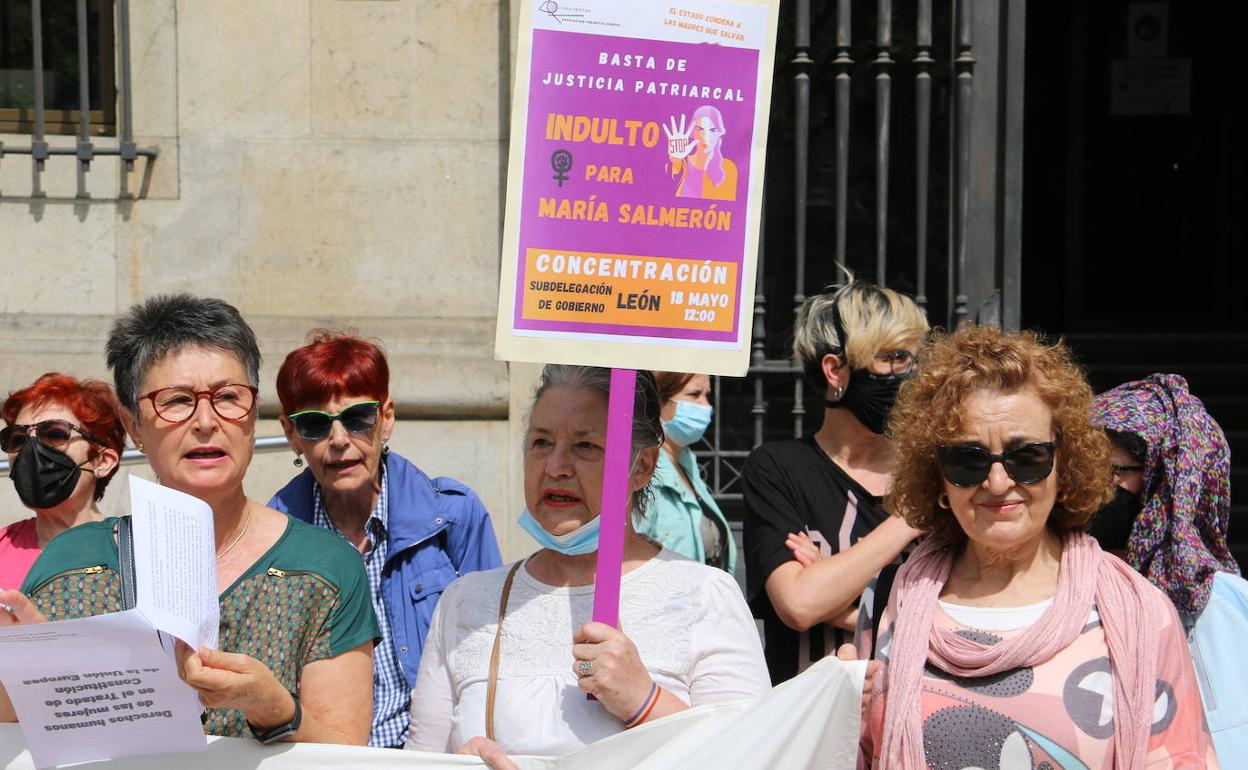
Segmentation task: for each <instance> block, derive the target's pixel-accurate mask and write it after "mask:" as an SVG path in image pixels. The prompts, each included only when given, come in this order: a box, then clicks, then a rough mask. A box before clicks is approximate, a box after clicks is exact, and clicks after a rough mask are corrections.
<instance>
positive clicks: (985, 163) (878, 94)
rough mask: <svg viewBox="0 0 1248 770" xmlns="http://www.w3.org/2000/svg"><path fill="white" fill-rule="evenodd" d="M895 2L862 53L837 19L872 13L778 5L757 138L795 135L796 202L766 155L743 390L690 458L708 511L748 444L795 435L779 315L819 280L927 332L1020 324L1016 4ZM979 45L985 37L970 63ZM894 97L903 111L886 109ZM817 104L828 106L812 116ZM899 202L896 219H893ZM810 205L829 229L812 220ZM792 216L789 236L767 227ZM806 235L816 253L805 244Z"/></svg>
mask: <svg viewBox="0 0 1248 770" xmlns="http://www.w3.org/2000/svg"><path fill="white" fill-rule="evenodd" d="M897 5H898V7H897V8H894V3H893V2H892V0H876V1H875V3H874V11H875V17H874V35H873V37H872V38H871V39H869V40H859V41H855V39H854V32H855V30H858V31H859V32H860V33H861V31H862V30H863V29H864V25H862V24H858V25H856V26H855V25H854V24H853V23H852V22H853V18H852V17H851V8H857V9H866V10H868V12H869V11H870V10H871V6H872V3H869V2H864V1H863V0H832V1H830V2H822V3H816V4H814V6H813V7H814V10H815V15H814V16H812V3H811V1H810V0H795V1H794V2H793V3H792V5H788V4H786V5H784V6H782V9H781V13H782V15H781V25H780V27H781V30H782V32H781V37H782V40H781V41H779V43H778V45H779V48H778V50H780V51H781V52H783V50H784V46H786V45H788V44H790V42H791V45H792V48H791V51H792V57H791V59H789V60H788V61H787V62H785V63H784V64H781V65H780V66H778V67H777V81H776V82H775V83H774V87H773V109H772V116H773V117H772V126H771V135H772V136H773V137H778V136H784V137H788V136H790V135H791V136H792V145H791V152H792V159H793V165H792V167H791V168H792V172H791V180H792V181H791V184H792V185H793V187H792V198H791V200H790V199H789V198H788V197H787V195H788V191H787V190H783V189H780V188H777V187H776V185H777V183H780V184H786V183H788V181H789V180H788V179H787V177H789V176H790V174H788V173H786V169H785V168H784V167H783V165H782V164H779V163H777V162H775V161H776V158H777V157H783V156H784V155H787V153H788V151H789V148H785V147H777V146H776V142H775V141H772V142H771V146H770V147H769V148H768V150H769V155H770V156H771V157H772V161H773V162H772V163H771V164H769V168H768V177H769V179H768V181H767V189H768V191H769V192H768V193H767V194H766V196H765V199H764V215H763V225H762V228H760V229H761V233H760V243H759V253H758V263H757V269H758V278H757V281H756V283H755V285H756V291H755V297H754V315H753V333H752V343H751V356H750V362H751V363H750V368H749V372H748V375H747V378H746V380H745V381H744V382H743V381H741V380H728V379H725V378H718V377H717V378H715V382H714V394H715V395H714V405H715V407H716V409H715V420H714V426H713V430H712V431H711V432H710V433H709V434H708V436H707V439H706V441H705V442H703V443H702V445H701V446H699V447H695V451H697V453H698V455H699V458H700V460H701V461H702V462H703V466H704V470H705V475H706V477H707V480H708V484H709V485H710V487H711V489H712V491H713V492H714V493H715V496H716V498H717V499H718V500H720V501H722V502H726V503H734V504H735V503H738V502H739V501H740V499H741V494H740V487H739V484H738V481H739V479H740V475H741V468H742V464H743V462H744V458H745V457H747V456H748V455H749V453H750V451H751V450H752V448H753V447H756V446H758V445H759V444H761V443H763V442H764V441H765V440H770V439H773V438H780V437H783V436H785V435H791V436H792V437H800V436H802V435H804V434H805V433H806V432H807V430H806V428H807V426H806V424H805V417H806V412H807V404H806V403H805V402H804V396H805V394H804V382H803V374H802V372H801V370H800V369H799V368H798V367H796V366H794V364H793V362H792V361H791V360H790V359H789V357H788V352H787V350H786V349H785V348H787V340H788V334H787V332H788V328H789V323H788V322H789V316H790V313H789V312H788V308H789V307H791V308H792V309H793V311H796V309H797V307H799V306H800V305H801V304H802V302H804V301H805V299H806V293H807V290H808V289H810V288H811V283H812V280H814V281H818V280H819V279H818V276H817V275H816V273H817V272H818V270H822V274H823V275H825V276H826V275H828V274H829V273H830V274H831V275H833V276H834V277H836V278H839V275H837V273H836V269H837V268H839V267H854V268H856V273H857V275H858V276H859V277H860V278H864V279H867V280H872V281H874V282H875V283H877V284H878V285H881V286H885V285H893V286H894V287H895V288H899V289H901V290H904V291H907V292H909V293H912V294H913V296H914V299H915V301H916V303H917V304H918V305H919V306H920V307H921V308H923V310H924V312H926V313H927V315H928V318H929V320H930V321H931V322H932V323H933V324H934V325H942V326H947V327H951V326H956V325H957V324H959V323H961V322H963V321H965V320H974V321H979V322H985V323H996V324H1000V325H1004V326H1007V327H1015V326H1017V323H1018V315H1019V312H1018V304H1019V295H1018V285H1017V277H1018V274H1019V268H1018V265H1019V262H1020V252H1021V245H1020V237H1019V232H1018V230H1017V228H1016V227H1015V225H1016V223H1017V221H1018V220H1019V216H1020V214H1019V212H1020V210H1021V203H1022V201H1021V145H1022V125H1021V118H1020V116H1021V109H1022V107H1021V105H1022V96H1023V94H1022V63H1023V59H1022V54H1023V51H1022V41H1023V23H1024V14H1023V4H1022V0H945V1H944V2H938V3H933V1H932V0H914V2H913V3H906V4H904V7H902V4H901V3H898V4H897ZM790 13H791V16H790V15H789V14H790ZM812 31H813V33H814V34H813V35H812ZM790 35H791V36H790ZM977 39H978V40H983V41H987V44H986V45H984V46H982V53H981V50H980V49H977V48H976V47H975V41H976V40H977ZM812 41H813V42H814V44H813V45H812ZM781 55H783V54H781ZM855 56H857V57H858V59H859V61H863V62H866V65H865V66H863V67H858V66H857V65H856V64H855V60H854V57H855ZM977 57H978V58H977ZM828 75H830V77H828ZM782 77H789V78H790V79H791V81H792V90H791V91H789V90H788V89H785V88H784V83H783V80H782V79H781V78H782ZM867 78H870V80H871V81H873V82H864V81H866V79H867ZM819 84H822V88H823V90H822V91H820V90H819ZM855 86H858V87H857V88H855ZM908 92H909V93H912V99H913V101H912V102H911V103H910V104H911V105H912V107H910V106H909V105H906V104H905V103H904V102H901V101H899V99H898V97H899V96H900V97H905V96H906V95H907V93H908ZM934 92H935V93H934ZM816 98H817V99H819V100H820V101H819V104H820V105H823V104H825V103H826V104H827V105H828V107H827V108H826V109H824V110H823V111H822V116H821V117H820V118H819V119H818V120H816V119H814V118H812V114H818V113H819V110H812V99H816ZM895 108H899V109H895ZM858 111H862V112H866V113H873V115H871V116H870V117H869V118H867V119H868V120H869V124H868V125H870V127H871V131H870V133H869V134H868V132H867V131H866V130H860V131H859V132H858V133H852V132H851V128H852V127H853V125H854V123H853V122H851V121H856V120H857V118H856V117H854V116H855V115H856V113H857V112H858ZM790 116H791V118H790ZM790 119H791V121H792V123H791V125H784V124H783V123H779V124H778V121H787V120H790ZM812 128H814V129H815V130H814V133H815V136H814V138H813V139H812ZM895 139H900V140H901V141H900V142H898V141H895ZM907 139H911V140H912V142H913V144H912V145H910V146H909V147H906V146H905V145H904V144H902V142H905V141H906V140H907ZM868 149H869V150H870V156H869V157H870V161H871V162H870V163H867V164H859V165H855V164H854V160H855V154H854V151H855V150H861V151H863V156H864V157H867V154H866V151H867V150H868ZM934 150H935V151H934ZM821 156H822V160H821ZM899 158H900V160H899ZM907 166H912V168H906V167H907ZM903 175H904V176H903ZM812 176H813V180H812ZM903 179H904V180H905V181H904V183H902V184H899V185H896V186H895V188H894V187H893V186H890V182H894V183H897V182H900V181H902V180H903ZM910 206H913V213H912V215H910V216H902V214H901V213H899V212H898V211H896V209H903V210H904V209H905V208H909V207H910ZM817 207H819V208H825V207H826V208H827V209H828V212H827V213H828V215H830V216H819V213H821V212H816V214H815V215H812V210H813V209H815V208H817ZM972 212H974V216H972ZM933 214H935V216H933ZM789 217H792V219H791V220H789V221H791V222H792V228H793V229H792V235H791V240H789V238H788V235H787V234H785V233H783V232H782V231H781V230H780V229H777V225H780V226H782V227H783V225H785V224H786V221H785V220H788V218H789ZM826 220H830V225H831V226H830V228H829V227H828V225H827V224H824V222H825V221H826ZM769 227H770V228H771V229H772V230H773V236H774V237H772V238H768V237H767V233H768V228H769ZM828 229H830V232H826V230H828ZM820 230H824V231H825V234H824V236H823V237H824V238H825V239H826V240H823V241H820V240H818V239H817V234H818V233H819V232H820ZM776 233H778V235H775V234H776ZM768 244H771V245H772V246H773V248H778V249H779V253H780V254H782V255H783V257H782V260H777V257H776V253H775V252H772V253H767V251H768V250H767V249H766V248H765V247H766V246H767V245H768ZM790 254H791V258H788V257H789V255H790ZM911 256H912V259H913V261H910V260H909V259H905V258H906V257H911ZM812 257H814V259H812ZM890 258H891V261H890ZM933 258H934V259H935V264H932V262H933ZM868 260H869V261H868ZM851 263H852V264H851ZM942 263H943V264H942ZM830 265H835V266H836V267H835V268H833V269H832V270H829V266H830ZM931 268H935V269H931ZM941 268H944V269H941ZM790 277H791V279H792V283H788V285H789V286H792V294H791V295H790V297H786V296H785V294H787V291H785V289H784V284H785V283H787V281H788V279H789V278H790ZM768 279H770V280H768ZM769 294H770V295H771V296H768V295H769ZM790 302H791V304H790ZM769 353H770V355H769ZM726 390H727V391H728V392H727V393H726V392H725V391H726ZM769 397H770V400H779V401H780V402H781V404H782V406H783V405H787V406H788V410H787V411H788V414H787V418H785V417H782V416H781V415H780V414H777V413H775V411H774V410H769V407H770V406H771V405H770V403H769ZM819 403H820V405H821V404H822V401H821V400H820V402H819ZM747 404H748V409H747V408H746V405H747ZM811 412H812V414H814V413H816V412H815V408H814V403H813V402H812V404H811ZM818 413H819V414H821V413H822V409H821V408H820V409H819V410H818ZM786 420H787V421H791V427H792V431H791V433H790V432H789V431H788V430H787V429H786V428H785V426H784V424H783V423H784V422H785V421H786ZM816 427H817V426H816Z"/></svg>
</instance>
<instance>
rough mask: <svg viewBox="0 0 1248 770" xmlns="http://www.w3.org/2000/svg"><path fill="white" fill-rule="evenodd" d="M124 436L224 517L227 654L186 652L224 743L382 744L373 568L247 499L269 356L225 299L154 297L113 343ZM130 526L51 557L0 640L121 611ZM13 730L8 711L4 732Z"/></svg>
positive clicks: (67, 537) (0, 707) (220, 581)
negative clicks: (372, 731) (123, 546)
mask: <svg viewBox="0 0 1248 770" xmlns="http://www.w3.org/2000/svg"><path fill="white" fill-rule="evenodd" d="M107 351H108V363H109V366H110V367H111V368H112V370H113V375H114V379H115V382H116V386H117V394H118V398H119V399H120V400H121V404H122V421H123V422H124V423H125V425H126V429H127V430H128V431H129V433H130V436H131V438H132V439H133V440H134V443H135V445H136V446H137V447H138V448H139V450H140V451H143V452H145V453H146V454H147V456H148V461H149V462H150V463H151V466H152V470H154V471H155V472H156V475H157V476H158V477H159V478H160V480H161V483H162V484H164V485H165V486H167V487H169V488H171V489H175V490H177V491H179V492H184V493H186V494H190V495H193V496H195V497H198V498H199V499H201V500H203V501H204V502H206V503H208V504H209V505H210V506H212V512H213V525H214V529H215V535H216V546H217V554H216V573H217V586H216V588H217V592H218V594H219V595H220V612H221V627H220V649H219V650H211V649H207V648H201V649H200V650H198V651H194V650H190V649H187V648H186V647H185V645H183V644H181V643H179V645H178V648H179V649H178V669H179V674H180V675H181V676H182V678H183V679H184V680H185V681H186V683H187V684H189V685H190V686H191V687H193V688H195V690H196V691H197V692H198V693H199V698H200V700H201V701H202V702H203V704H204V705H205V706H206V707H207V708H208V710H207V713H206V715H205V719H204V730H205V732H207V733H209V734H210V735H226V736H235V737H244V736H248V735H252V736H255V737H256V738H257V739H259V740H260V741H262V742H264V743H271V742H274V741H278V740H294V741H308V742H317V743H355V744H363V743H365V742H366V741H367V740H368V733H369V725H370V723H371V715H372V698H373V692H372V682H373V662H372V649H373V642H374V640H375V639H376V637H377V635H378V633H377V620H376V617H375V616H374V614H373V609H372V604H371V603H370V601H369V596H368V588H367V585H368V584H367V581H366V578H365V575H364V569H363V567H362V566H361V565H360V559H359V557H358V556H357V555H356V553H355V552H354V551H353V550H352V549H351V547H350V546H349V545H347V544H346V543H345V542H343V541H342V539H341V538H339V537H337V536H336V535H334V534H333V533H331V532H327V531H324V530H321V529H318V528H316V527H312V526H309V525H306V524H303V523H301V522H298V521H295V520H293V519H291V518H290V517H287V516H286V515H284V514H281V513H279V512H277V511H275V510H273V509H271V508H267V507H265V506H263V505H261V504H259V503H257V502H256V501H254V500H251V499H249V498H248V497H247V495H246V493H245V492H244V491H243V477H244V475H245V474H246V472H247V467H248V465H250V463H251V457H252V451H253V449H252V448H253V445H254V442H255V424H256V393H257V387H256V386H257V384H258V381H259V370H260V351H259V348H258V346H257V345H256V338H255V335H254V334H253V333H252V330H251V328H250V327H249V326H248V325H247V324H246V322H244V321H243V319H242V317H241V316H240V315H239V313H238V311H237V310H236V309H234V308H233V307H231V306H230V305H228V304H226V303H225V302H222V301H221V300H217V299H200V298H197V297H191V296H189V295H185V294H180V295H176V296H159V297H154V298H152V299H150V300H148V301H147V302H145V303H143V304H141V305H136V306H134V307H133V308H131V309H130V311H129V312H128V313H126V314H125V315H124V316H123V317H122V318H120V319H119V320H118V321H117V323H116V324H114V326H113V329H112V332H111V334H110V335H109V339H108V346H107ZM117 523H118V520H117V519H105V520H104V521H101V522H95V523H90V524H84V525H82V526H80V527H77V528H74V529H71V530H69V531H68V532H65V533H64V534H63V535H62V536H60V537H58V538H57V539H56V540H53V541H52V542H51V543H49V544H48V547H47V548H46V549H45V550H44V552H43V555H42V556H40V558H39V560H38V561H37V562H35V565H34V567H33V568H32V570H31V572H30V574H29V575H28V576H27V578H26V582H25V583H24V585H23V589H24V594H23V593H18V592H16V591H11V590H10V591H4V592H2V593H0V604H5V605H9V607H10V608H11V609H9V610H7V611H5V610H2V609H0V624H12V623H14V622H20V623H35V622H40V621H43V620H67V619H70V618H75V617H82V616H87V615H99V614H104V613H108V612H116V611H118V610H121V609H122V608H123V597H122V592H121V569H120V566H119V561H118V556H117V541H116V532H117ZM6 718H7V719H8V720H10V721H11V720H12V719H13V718H14V717H13V712H12V708H11V706H9V704H8V703H7V699H6V698H3V697H0V719H6Z"/></svg>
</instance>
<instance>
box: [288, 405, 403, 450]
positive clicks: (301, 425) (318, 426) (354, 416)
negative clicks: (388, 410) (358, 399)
mask: <svg viewBox="0 0 1248 770" xmlns="http://www.w3.org/2000/svg"><path fill="white" fill-rule="evenodd" d="M380 407H381V402H380V401H365V402H363V403H359V404H352V405H351V406H348V407H347V408H346V409H343V410H342V411H341V412H338V413H337V414H330V413H329V412H324V411H321V410H320V409H305V410H303V411H302V412H295V413H294V414H290V415H287V417H289V418H290V421H291V422H292V423H294V425H295V433H298V434H299V437H300V438H302V439H305V440H307V441H320V440H321V439H323V438H325V437H326V436H328V435H329V433H330V431H331V430H333V428H334V420H337V421H339V422H341V423H342V427H344V428H346V429H347V432H349V433H368V432H369V431H371V430H372V429H373V428H374V427H375V426H376V425H377V414H378V410H379V409H380Z"/></svg>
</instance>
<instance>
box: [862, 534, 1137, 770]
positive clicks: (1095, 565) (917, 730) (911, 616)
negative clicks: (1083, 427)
mask: <svg viewBox="0 0 1248 770" xmlns="http://www.w3.org/2000/svg"><path fill="white" fill-rule="evenodd" d="M1062 544H1063V549H1062V563H1061V571H1060V573H1059V576H1058V582H1057V594H1056V596H1054V600H1053V604H1052V605H1051V606H1050V607H1049V608H1048V609H1047V610H1045V612H1044V615H1042V616H1041V617H1040V619H1039V620H1037V621H1036V623H1035V625H1033V626H1032V627H1031V628H1030V629H1028V630H1027V631H1026V632H1024V633H1021V634H1018V635H1016V636H1014V637H1012V638H1010V639H1007V640H1005V641H1003V642H1000V643H999V644H994V645H984V644H980V643H978V642H975V641H973V640H971V639H967V638H966V637H963V636H960V635H958V634H955V633H953V632H951V631H947V630H944V629H941V628H938V627H936V626H935V625H934V624H933V622H932V615H933V613H934V612H935V608H936V602H937V598H938V597H939V596H940V590H941V588H942V587H943V586H944V585H945V581H947V580H948V579H949V572H950V570H951V569H952V568H953V558H954V552H953V549H952V548H948V547H942V546H936V545H934V544H932V543H931V542H926V543H924V544H923V545H921V546H919V548H918V549H917V550H916V551H915V552H914V555H912V556H911V557H910V559H909V560H908V561H907V562H906V563H905V564H904V565H903V566H902V567H901V569H900V570H899V571H898V573H897V580H896V584H895V585H894V586H893V592H892V595H891V596H890V598H889V602H888V614H889V615H890V616H891V621H892V628H893V640H892V643H891V646H890V654H889V661H888V683H887V684H888V704H887V706H886V710H885V714H884V735H883V740H882V743H881V751H880V767H881V768H888V767H900V768H905V770H915V769H916V768H925V767H927V761H926V759H925V757H924V752H923V725H922V720H921V718H920V709H919V698H920V695H921V689H922V677H923V665H924V663H925V662H927V661H929V660H930V661H931V662H932V664H933V665H935V666H936V667H937V668H940V669H941V670H943V671H947V672H948V673H950V674H953V675H955V676H962V677H971V676H991V675H992V674H997V673H1000V672H1002V671H1010V670H1012V669H1015V668H1019V667H1022V666H1035V665H1038V664H1040V663H1043V662H1045V661H1047V660H1049V659H1050V658H1052V657H1053V656H1054V655H1055V654H1057V653H1058V652H1059V651H1061V650H1063V649H1065V648H1066V647H1067V646H1069V645H1070V644H1071V643H1072V642H1073V641H1074V640H1075V638H1076V637H1078V636H1079V634H1080V632H1081V631H1082V630H1083V627H1084V625H1085V624H1086V623H1087V618H1088V612H1089V611H1090V610H1091V609H1092V606H1093V604H1094V603H1095V605H1096V609H1097V612H1098V613H1099V614H1100V616H1101V626H1102V628H1103V629H1104V631H1105V641H1106V642H1107V644H1108V645H1109V659H1110V662H1111V664H1112V675H1113V680H1114V712H1115V728H1114V767H1116V768H1138V767H1142V766H1143V765H1144V755H1145V754H1146V753H1147V752H1148V738H1149V733H1150V730H1151V728H1152V717H1153V699H1154V688H1155V687H1156V682H1157V650H1158V639H1157V628H1158V627H1159V626H1160V625H1161V620H1162V618H1161V615H1160V613H1159V609H1158V606H1157V603H1156V601H1155V600H1154V599H1153V597H1152V596H1150V593H1152V592H1153V591H1155V590H1156V589H1154V588H1153V587H1152V586H1151V585H1150V584H1149V583H1148V581H1147V580H1145V579H1144V578H1143V577H1141V576H1140V575H1139V574H1138V573H1136V572H1135V570H1133V569H1131V568H1130V567H1129V566H1127V565H1126V564H1125V563H1124V562H1123V561H1121V560H1120V559H1117V558H1114V557H1113V556H1110V555H1108V554H1106V553H1104V552H1102V551H1101V549H1100V546H1098V545H1097V544H1096V541H1095V540H1094V539H1093V538H1092V537H1090V536H1089V535H1086V534H1084V533H1082V532H1070V533H1067V534H1066V535H1065V536H1064V538H1063V541H1062Z"/></svg>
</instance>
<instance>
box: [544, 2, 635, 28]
mask: <svg viewBox="0 0 1248 770" xmlns="http://www.w3.org/2000/svg"><path fill="white" fill-rule="evenodd" d="M537 10H538V12H540V13H544V14H546V15H547V16H549V17H550V18H552V19H554V20H555V21H557V22H559V23H561V24H562V23H563V22H564V21H567V20H570V19H581V18H584V17H585V16H587V15H588V14H587V12H586V10H585V9H584V8H570V7H565V8H563V9H560V8H559V3H556V2H555V0H542V2H541V3H538V6H537ZM617 26H618V25H617Z"/></svg>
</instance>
